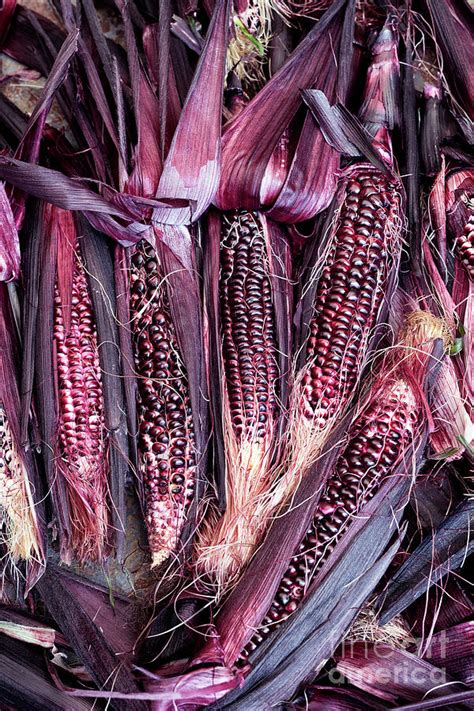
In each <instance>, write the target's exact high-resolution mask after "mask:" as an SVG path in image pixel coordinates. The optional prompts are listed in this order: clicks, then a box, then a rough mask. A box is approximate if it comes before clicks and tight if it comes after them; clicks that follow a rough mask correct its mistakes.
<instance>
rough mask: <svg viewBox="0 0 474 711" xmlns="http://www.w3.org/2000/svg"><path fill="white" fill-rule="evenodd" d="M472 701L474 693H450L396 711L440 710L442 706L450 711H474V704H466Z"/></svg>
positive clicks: (401, 707) (397, 707) (398, 708)
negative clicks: (463, 710) (471, 710)
mask: <svg viewBox="0 0 474 711" xmlns="http://www.w3.org/2000/svg"><path fill="white" fill-rule="evenodd" d="M448 689H449V687H448ZM472 700H474V691H461V692H459V693H454V694H450V693H449V692H448V693H447V694H445V696H443V697H440V698H436V699H425V700H424V701H418V702H416V703H414V704H406V705H405V706H395V711H424V709H438V708H439V707H440V706H443V707H444V708H445V709H450V711H455V710H456V711H458V710H459V711H461V709H472V703H471V704H469V705H468V704H467V703H464V702H467V701H472ZM448 704H449V705H448ZM458 704H459V705H458Z"/></svg>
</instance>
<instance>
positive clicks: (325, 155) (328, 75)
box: [215, 0, 353, 222]
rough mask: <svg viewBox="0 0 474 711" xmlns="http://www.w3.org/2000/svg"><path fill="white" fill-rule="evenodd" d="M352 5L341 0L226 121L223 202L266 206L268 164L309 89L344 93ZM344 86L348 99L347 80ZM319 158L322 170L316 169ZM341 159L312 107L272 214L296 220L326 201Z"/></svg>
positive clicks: (223, 204)
mask: <svg viewBox="0 0 474 711" xmlns="http://www.w3.org/2000/svg"><path fill="white" fill-rule="evenodd" d="M346 9H347V12H348V14H349V16H350V15H351V13H352V11H353V3H352V2H349V3H346V2H345V1H344V0H337V2H335V3H334V4H333V6H332V7H331V8H330V9H329V10H328V11H327V12H326V14H325V15H324V16H323V18H322V19H321V20H320V21H319V23H318V24H317V25H316V26H315V27H314V28H313V29H312V30H311V32H310V33H309V34H308V35H307V37H305V39H304V40H303V41H302V42H301V44H300V45H299V46H298V48H297V49H296V50H295V51H294V52H293V54H292V55H291V56H290V58H289V59H288V61H287V62H286V64H285V65H284V66H283V67H282V68H281V69H280V71H279V72H277V73H276V74H275V76H274V77H272V79H271V80H270V81H269V82H267V84H266V85H265V86H264V87H263V89H262V90H261V91H260V92H258V94H257V95H256V96H255V97H254V98H253V99H252V101H250V103H249V104H248V105H247V106H246V107H245V108H244V109H243V110H242V111H241V112H240V113H239V114H238V116H237V117H236V118H235V119H234V120H233V121H232V122H231V123H230V124H229V125H228V127H227V128H226V131H225V133H224V137H223V141H222V178H221V182H220V186H219V192H218V194H217V197H216V200H215V202H216V204H217V206H218V207H219V208H220V209H224V210H227V209H236V208H237V209H238V208H246V209H249V210H255V209H259V208H260V207H261V203H262V195H261V190H262V183H263V179H264V176H265V172H266V170H267V166H268V164H269V162H270V161H271V159H272V155H273V153H274V151H275V150H276V149H277V147H278V144H279V142H280V141H281V139H282V137H283V135H284V132H285V131H286V130H287V129H288V127H289V125H290V122H291V121H292V119H293V118H294V116H295V115H296V112H297V111H298V109H299V108H300V106H301V97H300V91H301V89H308V88H310V87H315V88H321V89H323V90H324V91H325V92H326V93H327V94H328V96H329V98H330V100H332V101H333V100H335V99H336V94H335V92H336V78H337V76H338V66H337V57H338V55H339V50H340V48H341V50H342V47H341V45H344V50H347V49H348V48H347V46H346V43H347V42H342V38H343V37H344V38H345V40H346V41H347V39H348V36H347V35H348V33H349V27H348V25H349V26H350V23H347V25H346V26H345V25H344V19H343V15H344V12H345V10H346ZM349 50H350V47H349ZM334 52H336V55H335V54H334ZM341 56H342V55H341ZM342 64H343V69H342V68H341V73H342V72H343V71H344V69H346V58H344V61H343V63H342ZM340 90H341V98H342V99H344V96H345V94H344V91H345V86H344V82H343V81H341V87H340ZM270 125H271V126H270ZM316 159H317V160H318V169H317V170H315V169H314V164H315V161H316ZM337 166H338V157H337V154H336V152H335V151H334V149H333V148H332V147H331V146H329V145H328V144H326V142H325V141H324V139H323V137H322V135H321V133H320V131H319V129H318V127H317V126H316V124H315V122H314V119H313V118H312V116H311V115H310V114H308V115H307V116H306V119H305V123H304V126H303V129H302V132H301V135H300V141H299V145H298V147H297V149H296V153H295V156H294V157H293V164H292V166H289V167H288V170H289V172H288V175H287V178H286V183H285V185H284V186H283V188H282V190H281V191H280V194H279V197H278V198H277V199H276V202H275V204H274V210H273V211H271V212H270V215H271V217H272V218H273V219H275V220H280V221H281V220H285V221H289V222H295V221H298V220H303V219H307V218H309V217H311V216H313V215H314V214H315V213H316V212H317V211H318V210H321V209H323V208H324V207H326V206H327V204H328V203H329V201H330V199H331V197H332V193H333V190H334V181H333V180H331V179H328V176H331V175H333V174H334V172H335V170H336V169H337ZM323 176H324V179H323Z"/></svg>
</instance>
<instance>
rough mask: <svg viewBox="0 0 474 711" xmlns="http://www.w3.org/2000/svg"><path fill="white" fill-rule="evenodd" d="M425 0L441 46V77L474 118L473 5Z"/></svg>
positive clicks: (452, 0) (451, 1)
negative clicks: (443, 69) (473, 69)
mask: <svg viewBox="0 0 474 711" xmlns="http://www.w3.org/2000/svg"><path fill="white" fill-rule="evenodd" d="M425 2H426V5H427V7H428V10H429V12H430V15H431V20H432V23H433V28H434V32H435V37H436V41H437V42H438V44H439V45H440V47H441V50H442V53H443V59H444V61H445V62H446V65H447V66H446V71H445V75H444V78H445V80H446V81H447V83H448V86H449V88H450V89H451V91H452V92H453V93H454V95H455V97H456V100H457V101H458V102H459V104H460V105H461V106H462V107H463V109H464V110H465V111H466V113H467V114H468V115H469V116H470V117H471V119H473V118H474V113H473V107H474V81H473V76H472V71H471V70H472V65H473V63H474V47H473V43H472V34H471V30H472V8H469V7H468V6H467V5H466V4H465V3H464V2H456V0H446V2H442V3H440V2H437V1H436V0H425ZM470 15H471V16H470ZM470 26H471V29H470Z"/></svg>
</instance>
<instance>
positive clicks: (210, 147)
mask: <svg viewBox="0 0 474 711" xmlns="http://www.w3.org/2000/svg"><path fill="white" fill-rule="evenodd" d="M229 5H230V0H219V3H218V4H217V5H216V9H215V13H214V15H213V18H212V20H211V23H210V25H209V29H208V32H207V37H206V43H205V46H204V48H203V51H202V53H201V56H200V58H199V62H198V65H197V68H196V71H195V73H194V77H193V80H192V83H191V86H190V88H189V91H188V95H187V98H186V101H185V103H184V106H183V109H182V111H181V115H180V118H179V122H178V126H177V127H176V131H175V133H174V136H173V141H172V143H171V147H170V150H169V153H168V155H167V157H166V160H165V164H164V166H163V173H162V175H161V179H160V183H159V186H158V190H157V196H161V197H162V198H163V197H164V198H178V199H186V200H188V201H189V202H190V206H189V207H188V208H185V209H182V210H175V211H164V210H160V209H157V210H155V211H154V213H153V218H152V219H153V221H154V222H155V223H167V224H189V223H190V222H193V221H195V220H197V219H198V218H199V217H200V216H201V215H202V213H203V212H204V211H205V210H206V209H207V208H208V207H209V205H210V203H211V201H212V200H213V198H214V195H215V192H216V190H217V187H218V183H219V176H220V166H221V121H222V119H221V116H222V100H223V85H224V72H225V61H226V51H227V41H228V32H229V21H228V18H229ZM190 155H192V156H193V159H192V161H190V160H189V156H190ZM194 203H195V205H193V204H194Z"/></svg>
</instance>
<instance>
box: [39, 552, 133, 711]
mask: <svg viewBox="0 0 474 711" xmlns="http://www.w3.org/2000/svg"><path fill="white" fill-rule="evenodd" d="M38 590H39V593H40V595H41V597H42V598H43V601H44V603H45V605H46V607H47V609H48V611H49V613H50V614H51V616H52V617H53V619H54V620H55V622H56V624H57V625H58V627H59V628H60V630H61V631H62V632H63V634H64V635H65V637H66V638H67V639H68V640H69V641H70V643H71V645H72V647H73V648H74V650H75V651H76V652H77V654H78V655H79V657H80V658H81V661H82V662H83V664H84V666H85V667H86V669H87V671H88V672H89V673H90V675H91V676H92V678H93V679H94V681H95V683H96V684H97V685H98V687H99V688H101V689H103V688H105V689H107V688H109V689H115V690H117V691H121V692H122V693H127V694H133V693H136V692H139V687H138V684H137V683H136V681H135V679H134V678H133V676H132V674H131V671H130V667H129V663H128V662H127V661H126V660H124V659H122V657H121V655H118V654H117V652H118V651H119V650H117V649H116V648H114V646H113V645H112V643H111V641H110V638H109V637H108V636H107V631H106V630H104V631H102V629H101V627H100V626H99V625H98V624H97V623H96V620H95V619H94V618H93V617H91V615H90V612H89V610H88V609H87V607H86V606H85V605H84V602H83V600H82V599H81V598H80V597H78V594H77V592H78V591H77V588H76V587H74V583H73V587H71V583H70V580H69V576H68V575H67V574H65V573H60V572H59V571H58V570H57V569H55V568H54V567H53V566H48V569H47V572H46V577H44V578H43V580H42V581H41V582H40V583H39V584H38ZM92 695H93V694H92ZM113 708H115V709H118V710H120V709H125V708H126V709H127V711H129V710H130V709H132V710H133V711H135V710H136V711H138V710H139V709H144V708H146V706H145V705H144V704H141V703H140V702H138V701H135V700H133V699H131V700H129V701H128V702H127V704H124V703H121V702H120V701H118V700H116V701H114V703H113Z"/></svg>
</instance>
